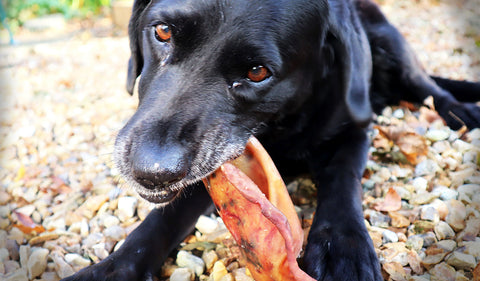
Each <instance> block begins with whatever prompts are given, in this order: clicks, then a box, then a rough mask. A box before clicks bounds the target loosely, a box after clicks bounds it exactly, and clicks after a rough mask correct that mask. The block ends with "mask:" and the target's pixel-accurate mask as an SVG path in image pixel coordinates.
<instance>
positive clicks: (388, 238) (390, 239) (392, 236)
mask: <svg viewBox="0 0 480 281" xmlns="http://www.w3.org/2000/svg"><path fill="white" fill-rule="evenodd" d="M382 237H383V243H396V242H398V236H397V234H396V233H395V232H393V231H391V230H388V229H385V230H384V231H383V233H382Z"/></svg>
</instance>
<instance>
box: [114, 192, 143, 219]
mask: <svg viewBox="0 0 480 281" xmlns="http://www.w3.org/2000/svg"><path fill="white" fill-rule="evenodd" d="M137 204H138V199H137V198H135V197H131V196H125V197H121V198H119V199H118V218H119V219H120V220H121V221H126V220H127V219H129V218H131V217H133V215H135V210H136V208H137Z"/></svg>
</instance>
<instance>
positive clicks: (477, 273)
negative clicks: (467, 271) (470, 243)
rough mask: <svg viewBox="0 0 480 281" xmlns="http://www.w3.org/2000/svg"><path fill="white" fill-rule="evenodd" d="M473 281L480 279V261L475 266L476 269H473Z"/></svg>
mask: <svg viewBox="0 0 480 281" xmlns="http://www.w3.org/2000/svg"><path fill="white" fill-rule="evenodd" d="M472 280H473V281H480V263H478V264H477V266H475V269H474V270H473V279H472Z"/></svg>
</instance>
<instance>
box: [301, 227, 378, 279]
mask: <svg viewBox="0 0 480 281" xmlns="http://www.w3.org/2000/svg"><path fill="white" fill-rule="evenodd" d="M304 267H305V270H306V272H307V273H308V274H310V276H312V277H313V278H315V279H317V280H322V281H347V280H348V281H380V280H383V278H382V275H381V272H380V263H379V261H378V259H377V255H376V254H375V250H374V248H373V244H372V242H371V239H370V237H369V235H368V233H367V231H366V230H364V229H361V230H354V229H348V230H344V231H335V230H333V229H329V228H326V229H322V230H319V231H315V232H313V233H310V234H309V236H308V245H307V248H306V251H305V256H304Z"/></svg>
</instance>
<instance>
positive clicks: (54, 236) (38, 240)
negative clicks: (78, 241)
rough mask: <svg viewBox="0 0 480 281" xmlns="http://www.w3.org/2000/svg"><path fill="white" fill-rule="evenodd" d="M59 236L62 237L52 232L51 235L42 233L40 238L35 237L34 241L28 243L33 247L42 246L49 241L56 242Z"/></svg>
mask: <svg viewBox="0 0 480 281" xmlns="http://www.w3.org/2000/svg"><path fill="white" fill-rule="evenodd" d="M59 236H60V235H59V234H58V233H51V232H50V233H42V234H40V235H38V236H35V237H33V238H32V239H30V240H29V241H28V243H29V244H30V245H32V246H33V245H37V244H41V243H43V242H45V241H48V240H55V239H57V238H58V237H59Z"/></svg>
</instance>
